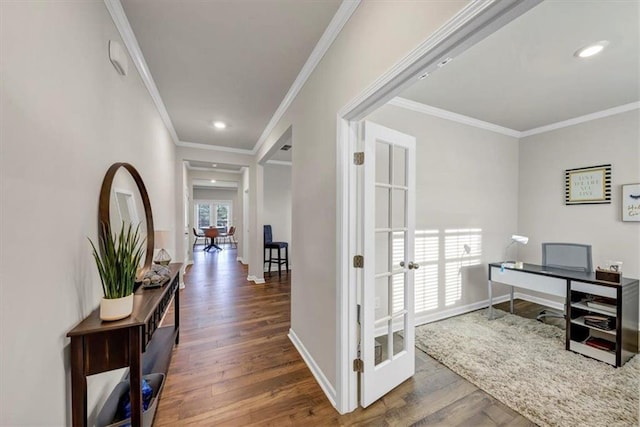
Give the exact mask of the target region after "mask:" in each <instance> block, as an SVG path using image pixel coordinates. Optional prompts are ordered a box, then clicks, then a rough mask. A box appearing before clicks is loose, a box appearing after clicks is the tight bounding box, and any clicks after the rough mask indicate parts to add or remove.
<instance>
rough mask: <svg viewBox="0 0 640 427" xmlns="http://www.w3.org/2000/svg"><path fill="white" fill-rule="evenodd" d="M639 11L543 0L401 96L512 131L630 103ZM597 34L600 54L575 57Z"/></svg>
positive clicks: (630, 4)
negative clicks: (605, 44) (601, 44)
mask: <svg viewBox="0 0 640 427" xmlns="http://www.w3.org/2000/svg"><path fill="white" fill-rule="evenodd" d="M639 12H640V2H637V1H618V2H604V1H602V2H598V1H590V2H587V1H584V2H576V1H545V2H543V3H541V4H540V5H538V6H536V7H535V8H533V9H532V10H531V11H529V12H527V13H525V14H524V15H523V16H521V17H520V18H518V19H516V20H515V21H513V22H511V23H510V24H508V25H506V26H505V27H503V28H502V29H500V30H498V31H497V32H496V33H494V34H492V35H490V36H489V37H487V38H486V39H484V40H482V41H481V42H479V43H478V44H476V45H474V46H473V47H471V48H470V49H469V50H468V51H466V52H464V53H463V54H461V55H460V56H459V57H456V58H454V59H453V60H452V61H451V62H449V63H448V64H447V65H445V66H444V67H442V68H441V69H437V70H436V71H435V72H433V73H432V74H431V75H430V76H428V77H426V78H425V79H423V80H420V81H419V82H417V83H416V84H414V85H413V86H412V87H410V88H409V89H407V90H406V91H405V92H403V93H402V94H401V95H400V97H402V98H407V99H410V100H412V101H416V102H419V103H422V104H426V105H429V106H432V107H437V108H440V109H444V110H447V111H451V112H454V113H458V114H462V115H465V116H468V117H472V118H475V119H479V120H483V121H486V122H489V123H492V124H495V125H499V126H503V127H506V128H509V129H512V130H516V131H527V130H531V129H534V128H537V127H540V126H546V125H549V124H552V123H557V122H560V121H563V120H567V119H571V118H575V117H579V116H583V115H586V114H591V113H594V112H598V111H602V110H606V109H609V108H612V107H617V106H620V105H624V104H629V103H632V102H637V101H638V100H639V99H640V97H639V92H640V91H639V81H640V70H639V66H640V43H639V41H640V28H639V22H640V19H639V16H640V15H639ZM600 40H607V41H609V42H610V44H609V46H608V47H607V48H606V49H605V50H604V51H602V52H601V53H600V54H598V55H596V56H593V57H590V58H586V59H579V58H576V57H575V56H574V52H575V51H576V50H578V49H579V48H581V47H584V46H586V45H588V44H591V43H594V42H597V41H600Z"/></svg>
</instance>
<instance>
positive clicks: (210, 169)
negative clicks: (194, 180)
mask: <svg viewBox="0 0 640 427" xmlns="http://www.w3.org/2000/svg"><path fill="white" fill-rule="evenodd" d="M187 169H189V170H191V171H200V172H212V173H216V172H220V173H235V174H241V173H242V171H241V170H240V171H235V170H231V169H218V168H203V167H200V166H187Z"/></svg>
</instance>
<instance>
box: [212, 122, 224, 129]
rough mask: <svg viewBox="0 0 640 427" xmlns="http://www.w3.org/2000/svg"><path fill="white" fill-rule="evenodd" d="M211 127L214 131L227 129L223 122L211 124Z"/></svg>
mask: <svg viewBox="0 0 640 427" xmlns="http://www.w3.org/2000/svg"><path fill="white" fill-rule="evenodd" d="M213 127H214V128H216V129H224V128H226V127H227V124H226V123H225V122H213Z"/></svg>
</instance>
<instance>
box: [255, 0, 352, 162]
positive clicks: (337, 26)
mask: <svg viewBox="0 0 640 427" xmlns="http://www.w3.org/2000/svg"><path fill="white" fill-rule="evenodd" d="M359 4H360V0H343V1H342V4H341V5H340V7H339V8H338V10H337V11H336V14H335V15H333V18H332V19H331V22H329V25H328V26H327V28H326V29H325V30H324V33H323V34H322V37H320V40H318V43H317V44H316V46H315V47H314V48H313V51H312V52H311V55H309V58H308V59H307V62H305V64H304V65H303V66H302V69H301V70H300V73H299V74H298V76H297V77H296V79H295V80H294V82H293V84H292V85H291V87H290V88H289V91H288V92H287V94H286V95H285V96H284V99H283V100H282V102H281V103H280V106H278V109H277V110H276V112H275V113H274V114H273V117H271V120H269V123H267V126H266V127H265V128H264V130H263V131H262V135H260V138H259V139H258V141H257V142H256V145H255V146H254V147H253V152H254V154H255V153H257V152H258V150H259V149H260V148H261V147H262V145H263V144H264V143H265V141H266V140H267V137H268V136H269V135H270V134H271V132H273V129H274V128H275V127H276V125H277V124H278V122H279V121H280V119H281V118H282V116H284V113H285V112H286V111H287V109H288V108H289V106H291V103H292V102H293V100H294V99H295V98H296V96H297V95H298V92H300V89H302V87H303V86H304V84H305V83H306V82H307V79H308V78H309V76H311V73H313V70H315V68H316V66H317V65H318V64H319V63H320V60H321V59H322V57H323V56H324V54H325V53H326V52H327V50H329V48H330V47H331V45H332V44H333V42H334V40H335V39H336V37H338V34H340V31H342V28H343V27H344V25H345V24H346V23H347V21H348V20H349V18H350V17H351V15H352V14H353V12H355V10H356V8H357V7H358V5H359Z"/></svg>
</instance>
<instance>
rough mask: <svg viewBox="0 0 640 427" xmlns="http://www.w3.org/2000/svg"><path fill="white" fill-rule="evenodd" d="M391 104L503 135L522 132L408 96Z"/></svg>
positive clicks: (517, 135)
mask: <svg viewBox="0 0 640 427" xmlns="http://www.w3.org/2000/svg"><path fill="white" fill-rule="evenodd" d="M388 104H389V105H394V106H396V107H400V108H405V109H407V110H411V111H415V112H416V113H422V114H428V115H430V116H435V117H440V118H441V119H445V120H451V121H452V122H457V123H462V124H465V125H469V126H473V127H476V128H480V129H484V130H488V131H491V132H496V133H500V134H502V135H507V136H512V137H514V138H520V136H521V135H522V132H519V131H517V130H514V129H509V128H506V127H503V126H498V125H495V124H493V123H489V122H485V121H483V120H478V119H474V118H473V117H468V116H465V115H462V114H458V113H453V112H451V111H447V110H443V109H441V108H436V107H432V106H430V105H426V104H422V103H420V102H416V101H412V100H410V99H406V98H400V97H399V96H397V97H395V98H393V99H392V100H391V101H389V102H388Z"/></svg>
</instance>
